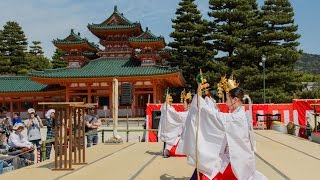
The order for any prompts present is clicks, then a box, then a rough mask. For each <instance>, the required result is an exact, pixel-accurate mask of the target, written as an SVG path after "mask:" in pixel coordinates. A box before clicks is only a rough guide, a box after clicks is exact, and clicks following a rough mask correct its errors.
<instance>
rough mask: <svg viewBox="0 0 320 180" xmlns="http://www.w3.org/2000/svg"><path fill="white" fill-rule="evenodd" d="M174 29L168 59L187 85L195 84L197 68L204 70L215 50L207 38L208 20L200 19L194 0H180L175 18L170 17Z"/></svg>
mask: <svg viewBox="0 0 320 180" xmlns="http://www.w3.org/2000/svg"><path fill="white" fill-rule="evenodd" d="M172 22H173V26H172V27H173V29H174V31H173V32H172V33H171V34H170V37H172V38H173V39H174V41H173V42H170V43H169V46H170V47H171V48H173V49H174V51H175V52H174V53H173V56H172V57H171V58H170V59H169V60H168V61H169V64H170V65H171V66H179V68H180V69H182V71H183V75H184V77H185V80H186V82H187V85H192V86H194V87H195V86H196V82H195V76H196V75H197V74H198V73H199V69H202V70H203V71H206V68H207V66H206V65H207V63H208V62H210V61H212V59H213V56H214V54H215V52H214V51H213V50H212V48H211V45H210V43H208V42H207V39H208V37H207V36H208V30H209V29H208V22H207V21H205V20H203V19H202V16H201V14H200V11H199V10H198V9H197V5H196V4H195V3H194V0H181V1H180V2H179V7H178V8H177V10H176V18H175V19H172Z"/></svg>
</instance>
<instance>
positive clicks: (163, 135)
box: [158, 101, 188, 158]
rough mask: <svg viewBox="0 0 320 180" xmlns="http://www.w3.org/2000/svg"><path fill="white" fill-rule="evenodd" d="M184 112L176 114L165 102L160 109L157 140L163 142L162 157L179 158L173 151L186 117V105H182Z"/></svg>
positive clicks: (169, 104)
mask: <svg viewBox="0 0 320 180" xmlns="http://www.w3.org/2000/svg"><path fill="white" fill-rule="evenodd" d="M184 110H185V111H184V112H177V111H176V110H175V109H174V108H173V107H172V105H171V103H168V102H165V103H164V104H163V105H162V107H161V117H160V122H159V132H158V137H159V139H160V140H161V141H162V142H164V150H163V157H165V158H167V157H170V156H181V155H182V154H179V153H176V152H175V149H176V146H177V144H178V143H179V140H180V135H181V133H182V130H183V128H184V124H185V122H186V119H187V115H188V103H187V101H185V103H184Z"/></svg>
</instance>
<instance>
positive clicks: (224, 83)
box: [217, 75, 239, 101]
mask: <svg viewBox="0 0 320 180" xmlns="http://www.w3.org/2000/svg"><path fill="white" fill-rule="evenodd" d="M238 86H239V83H237V81H236V79H234V78H233V76H232V75H231V76H230V77H229V79H227V77H226V75H224V76H222V77H221V79H220V82H219V83H218V84H217V87H218V88H217V90H218V96H219V98H221V99H222V100H223V101H224V92H226V93H228V92H229V91H231V90H232V89H234V88H236V87H238Z"/></svg>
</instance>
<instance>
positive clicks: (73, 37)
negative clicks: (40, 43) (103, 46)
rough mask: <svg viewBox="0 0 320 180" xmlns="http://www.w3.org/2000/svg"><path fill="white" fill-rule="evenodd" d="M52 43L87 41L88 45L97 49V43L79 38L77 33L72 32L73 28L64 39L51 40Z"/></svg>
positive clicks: (80, 42)
mask: <svg viewBox="0 0 320 180" xmlns="http://www.w3.org/2000/svg"><path fill="white" fill-rule="evenodd" d="M52 43H53V44H82V43H87V44H88V45H89V46H91V47H93V48H95V49H98V47H99V46H98V45H96V44H94V43H93V42H89V41H88V39H87V38H81V37H80V36H79V35H78V34H75V33H74V30H73V29H71V32H70V35H69V36H68V37H66V38H64V39H55V40H53V41H52Z"/></svg>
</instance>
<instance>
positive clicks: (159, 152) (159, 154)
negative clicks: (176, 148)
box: [145, 151, 162, 156]
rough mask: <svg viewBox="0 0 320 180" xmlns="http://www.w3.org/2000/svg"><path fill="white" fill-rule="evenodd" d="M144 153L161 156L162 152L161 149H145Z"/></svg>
mask: <svg viewBox="0 0 320 180" xmlns="http://www.w3.org/2000/svg"><path fill="white" fill-rule="evenodd" d="M145 153H147V154H150V155H157V156H162V152H161V151H156V152H153V151H146V152H145Z"/></svg>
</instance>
